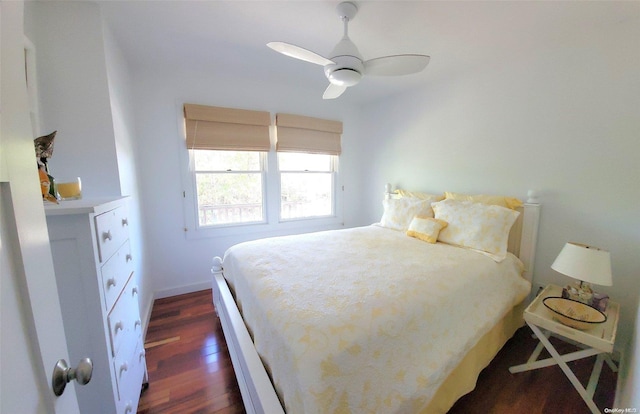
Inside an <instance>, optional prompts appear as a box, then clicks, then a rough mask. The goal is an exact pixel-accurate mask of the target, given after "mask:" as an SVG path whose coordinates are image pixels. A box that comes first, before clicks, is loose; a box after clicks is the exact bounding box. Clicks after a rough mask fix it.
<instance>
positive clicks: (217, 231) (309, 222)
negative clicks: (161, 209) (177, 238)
mask: <svg viewBox="0 0 640 414" xmlns="http://www.w3.org/2000/svg"><path fill="white" fill-rule="evenodd" d="M343 226H344V223H343V220H342V219H341V218H340V217H322V218H301V219H288V220H285V221H280V222H277V223H246V224H233V225H221V226H211V227H200V228H185V237H186V239H187V240H200V239H210V238H219V237H235V236H239V235H242V236H248V237H247V240H249V239H259V238H265V237H275V236H285V235H289V234H299V233H311V232H315V231H323V230H332V229H338V228H342V227H343Z"/></svg>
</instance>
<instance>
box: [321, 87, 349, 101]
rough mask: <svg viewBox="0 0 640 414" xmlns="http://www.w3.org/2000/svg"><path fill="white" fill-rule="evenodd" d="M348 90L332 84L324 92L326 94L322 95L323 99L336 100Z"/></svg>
mask: <svg viewBox="0 0 640 414" xmlns="http://www.w3.org/2000/svg"><path fill="white" fill-rule="evenodd" d="M346 90H347V87H346V86H343V85H336V84H333V83H330V84H329V86H328V87H327V89H326V90H325V91H324V94H323V95H322V99H336V98H337V97H338V96H340V95H342V93H343V92H344V91H346Z"/></svg>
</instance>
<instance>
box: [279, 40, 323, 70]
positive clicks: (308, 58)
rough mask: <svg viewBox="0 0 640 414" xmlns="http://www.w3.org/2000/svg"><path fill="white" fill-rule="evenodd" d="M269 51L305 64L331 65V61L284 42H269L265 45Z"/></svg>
mask: <svg viewBox="0 0 640 414" xmlns="http://www.w3.org/2000/svg"><path fill="white" fill-rule="evenodd" d="M267 46H269V47H270V48H271V49H273V50H275V51H276V52H280V53H282V54H283V55H286V56H289V57H292V58H295V59H300V60H304V61H305V62H310V63H315V64H316V65H321V66H326V65H331V64H333V61H331V60H329V59H327V58H325V57H322V56H320V55H319V54H317V53H315V52H312V51H310V50H307V49H304V48H302V47H300V46H296V45H292V44H290V43H284V42H269V43H267Z"/></svg>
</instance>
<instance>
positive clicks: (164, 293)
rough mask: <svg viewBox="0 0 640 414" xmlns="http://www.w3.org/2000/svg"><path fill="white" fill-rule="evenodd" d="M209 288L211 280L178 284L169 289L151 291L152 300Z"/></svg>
mask: <svg viewBox="0 0 640 414" xmlns="http://www.w3.org/2000/svg"><path fill="white" fill-rule="evenodd" d="M207 289H211V281H208V282H200V283H194V284H192V285H185V286H178V287H175V288H171V289H164V290H159V291H157V292H154V293H153V300H156V299H162V298H168V297H171V296H178V295H184V294H185V293H192V292H198V291H200V290H207Z"/></svg>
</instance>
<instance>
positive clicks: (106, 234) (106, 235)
mask: <svg viewBox="0 0 640 414" xmlns="http://www.w3.org/2000/svg"><path fill="white" fill-rule="evenodd" d="M111 239H113V236H112V235H111V230H109V231H105V232H104V233H102V240H103V241H107V240H111Z"/></svg>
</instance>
